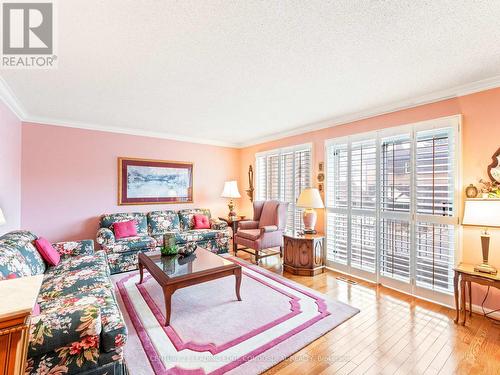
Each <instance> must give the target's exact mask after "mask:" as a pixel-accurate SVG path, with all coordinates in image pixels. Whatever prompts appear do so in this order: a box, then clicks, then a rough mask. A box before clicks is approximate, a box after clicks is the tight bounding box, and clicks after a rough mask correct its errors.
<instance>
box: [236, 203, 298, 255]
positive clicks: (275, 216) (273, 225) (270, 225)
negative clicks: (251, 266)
mask: <svg viewBox="0 0 500 375" xmlns="http://www.w3.org/2000/svg"><path fill="white" fill-rule="evenodd" d="M287 209H288V203H286V202H279V201H255V202H253V220H247V221H241V222H240V223H239V227H238V231H237V232H236V234H235V236H234V241H233V250H234V255H237V252H238V251H244V252H246V253H249V254H251V255H253V256H254V257H255V264H259V259H262V258H265V257H268V256H273V255H278V254H279V255H280V257H283V232H284V231H285V226H286V215H287ZM238 245H241V246H243V247H238ZM274 247H279V248H280V250H279V252H278V251H274V252H266V253H265V254H263V253H262V250H266V249H271V248H274ZM252 250H253V251H252Z"/></svg>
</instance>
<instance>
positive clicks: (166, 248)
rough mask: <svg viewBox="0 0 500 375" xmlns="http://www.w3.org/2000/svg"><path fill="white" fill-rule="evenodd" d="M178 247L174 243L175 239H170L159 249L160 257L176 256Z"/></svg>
mask: <svg viewBox="0 0 500 375" xmlns="http://www.w3.org/2000/svg"><path fill="white" fill-rule="evenodd" d="M178 251H179V247H178V246H177V244H176V243H175V238H170V239H169V241H168V243H165V244H164V245H163V247H162V248H161V250H160V252H161V255H176V254H177V252H178Z"/></svg>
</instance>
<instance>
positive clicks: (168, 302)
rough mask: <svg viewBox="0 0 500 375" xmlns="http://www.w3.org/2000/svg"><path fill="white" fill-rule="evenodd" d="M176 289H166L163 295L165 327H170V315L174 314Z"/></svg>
mask: <svg viewBox="0 0 500 375" xmlns="http://www.w3.org/2000/svg"><path fill="white" fill-rule="evenodd" d="M174 291H175V290H174V289H170V288H164V289H163V295H164V296H165V327H167V326H169V325H170V315H171V312H172V294H174Z"/></svg>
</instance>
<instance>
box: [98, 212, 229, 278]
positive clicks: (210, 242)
mask: <svg viewBox="0 0 500 375" xmlns="http://www.w3.org/2000/svg"><path fill="white" fill-rule="evenodd" d="M195 214H203V215H206V216H208V218H209V219H210V229H194V224H193V216H194V215H195ZM129 220H135V221H136V223H137V236H134V237H127V238H122V239H116V238H115V234H114V231H113V224H114V223H116V222H123V221H129ZM99 227H100V229H99V230H98V232H97V243H98V244H100V245H101V247H102V248H103V249H104V251H106V253H107V256H108V262H109V268H110V270H111V274H115V273H119V272H125V271H131V270H134V269H137V256H138V254H139V253H140V252H144V251H150V250H154V249H159V248H161V247H163V246H164V241H165V240H166V241H168V243H169V244H173V243H175V244H176V245H179V246H182V245H183V244H186V243H187V242H193V241H194V242H196V243H197V244H198V246H200V247H203V248H206V249H209V250H211V251H213V252H215V253H218V254H222V253H227V252H228V250H229V241H230V239H231V232H230V230H229V229H228V227H227V223H226V222H224V221H221V220H215V219H212V218H211V213H210V210H208V209H185V210H180V211H174V210H163V211H152V212H149V213H147V214H146V213H141V212H127V213H116V214H105V215H102V216H101V219H100V223H99Z"/></svg>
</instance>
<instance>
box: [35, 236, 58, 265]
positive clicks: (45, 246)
mask: <svg viewBox="0 0 500 375" xmlns="http://www.w3.org/2000/svg"><path fill="white" fill-rule="evenodd" d="M35 246H36V249H37V250H38V253H39V254H40V255H41V256H42V258H43V260H45V261H46V262H47V263H48V265H49V266H57V265H58V264H59V262H60V261H61V256H60V255H59V253H58V252H57V250H56V249H54V246H52V245H51V243H50V242H49V241H47V239H45V238H43V237H40V238H38V239H36V240H35Z"/></svg>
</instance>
